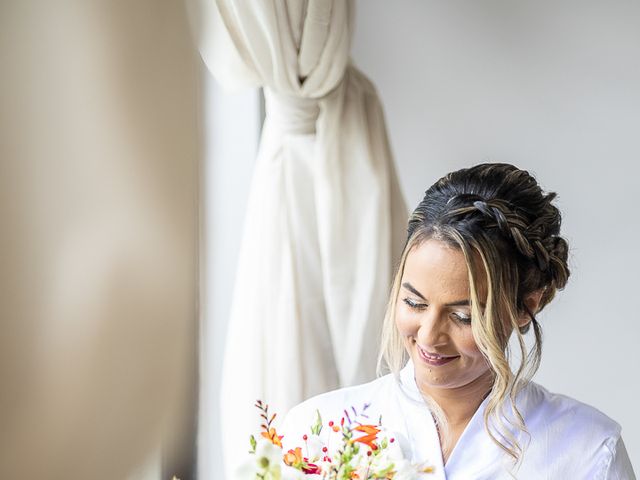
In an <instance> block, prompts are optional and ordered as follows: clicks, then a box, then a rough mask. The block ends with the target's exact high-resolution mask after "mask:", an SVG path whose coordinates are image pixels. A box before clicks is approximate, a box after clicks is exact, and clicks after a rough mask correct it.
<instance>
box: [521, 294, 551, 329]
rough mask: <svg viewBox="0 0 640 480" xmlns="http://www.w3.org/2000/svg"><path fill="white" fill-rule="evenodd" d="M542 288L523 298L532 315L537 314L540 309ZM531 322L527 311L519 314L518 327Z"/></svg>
mask: <svg viewBox="0 0 640 480" xmlns="http://www.w3.org/2000/svg"><path fill="white" fill-rule="evenodd" d="M544 290H545V289H544V288H541V289H539V290H535V291H533V292H531V293H529V294H528V295H526V296H525V297H524V304H525V306H526V307H527V309H528V310H529V312H531V313H532V314H534V315H535V314H536V313H538V308H539V307H540V300H541V299H542V294H543V293H544ZM530 321H531V317H530V316H529V313H527V311H524V312H521V314H520V317H519V318H518V326H519V327H524V326H525V325H526V324H527V323H529V322H530Z"/></svg>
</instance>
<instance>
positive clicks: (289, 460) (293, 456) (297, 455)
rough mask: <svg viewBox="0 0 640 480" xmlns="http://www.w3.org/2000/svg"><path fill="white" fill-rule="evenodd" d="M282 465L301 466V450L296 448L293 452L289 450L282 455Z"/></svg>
mask: <svg viewBox="0 0 640 480" xmlns="http://www.w3.org/2000/svg"><path fill="white" fill-rule="evenodd" d="M283 459H284V463H285V464H287V465H289V466H290V467H293V466H296V465H300V464H302V449H301V448H300V447H296V449H295V450H289V451H288V452H287V453H285V454H284V458H283Z"/></svg>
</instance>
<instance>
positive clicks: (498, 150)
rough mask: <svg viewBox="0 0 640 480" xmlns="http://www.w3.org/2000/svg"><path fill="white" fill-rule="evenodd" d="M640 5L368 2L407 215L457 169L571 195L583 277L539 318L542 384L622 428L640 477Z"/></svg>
mask: <svg viewBox="0 0 640 480" xmlns="http://www.w3.org/2000/svg"><path fill="white" fill-rule="evenodd" d="M639 22H640V2H637V1H630V0H629V1H624V0H607V1H605V0H601V1H592V0H580V1H578V0H575V1H574V0H561V1H560V0H535V1H534V0H528V1H514V0H502V1H499V0H440V1H436V0H395V1H394V2H389V1H388V0H361V1H360V2H359V3H358V12H357V20H356V35H355V38H354V48H353V58H354V61H355V63H356V64H357V65H358V66H359V67H360V68H361V69H362V70H363V71H364V72H365V73H367V74H368V75H369V76H370V78H371V79H372V80H373V82H374V83H375V84H376V85H377V87H378V89H379V91H380V93H381V96H382V101H383V104H384V106H385V110H386V113H387V121H388V126H389V131H390V137H391V142H392V146H393V149H394V152H395V155H396V160H397V164H398V169H399V175H400V178H401V182H402V185H403V188H404V191H405V194H406V198H407V201H408V204H409V205H410V206H411V207H414V206H415V205H416V204H417V202H418V201H419V200H420V199H421V197H422V194H423V192H424V190H426V188H427V187H428V186H430V185H431V184H432V183H433V182H434V181H435V180H437V179H438V178H439V177H441V176H442V175H444V174H445V173H447V172H448V171H451V170H454V169H457V168H461V167H464V166H469V165H471V164H474V163H479V162H483V161H498V162H509V163H514V164H516V165H518V166H519V167H521V168H525V169H527V170H529V171H530V172H532V173H534V174H535V175H536V177H537V178H538V180H539V181H540V183H541V184H542V185H543V187H544V188H546V189H547V190H552V191H556V192H558V194H559V199H558V205H559V207H560V209H561V211H562V212H563V214H564V222H563V230H564V235H565V237H567V238H568V240H569V243H570V246H571V247H572V254H571V259H570V266H571V270H572V275H571V278H570V281H569V284H568V286H567V288H566V289H565V291H564V292H561V293H560V294H559V296H558V297H557V298H556V300H554V302H553V303H552V304H551V305H549V306H548V307H547V309H546V310H545V312H543V314H542V315H541V316H540V319H541V323H542V325H543V329H544V333H545V340H546V342H545V345H544V349H543V362H542V367H541V369H540V370H539V372H538V375H537V376H536V378H535V380H536V381H537V382H539V383H541V384H542V385H544V386H546V387H547V388H549V389H550V390H552V391H557V392H561V393H564V394H567V395H570V396H573V397H575V398H577V399H579V400H581V401H583V402H586V403H589V404H591V405H594V406H596V407H597V408H599V409H600V410H602V411H603V412H605V413H606V414H608V415H609V416H611V417H612V418H614V419H615V420H617V421H618V422H619V423H620V424H621V425H622V427H623V438H624V439H625V443H626V445H627V449H628V451H629V454H630V456H631V460H632V462H633V463H634V466H635V468H636V471H637V470H638V469H639V468H640V415H638V414H637V413H636V404H637V398H638V396H639V394H640V391H639V385H638V384H639V382H638V378H639V375H638V367H639V366H640V348H639V347H638V339H640V314H639V313H638V306H637V305H636V304H635V299H636V298H637V297H636V295H637V288H638V281H637V275H638V273H637V272H638V271H640V254H639V253H638V249H637V246H636V245H637V243H638V240H637V237H638V234H639V233H640V230H639V228H638V226H637V222H638V220H639V214H638V211H639V210H638V208H637V201H638V200H637V198H636V196H637V194H639V193H640V181H639V180H638V176H639V175H640V167H639V166H638V159H639V158H640V27H639V25H640V23H639Z"/></svg>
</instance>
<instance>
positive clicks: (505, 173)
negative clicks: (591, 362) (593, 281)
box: [378, 164, 569, 465]
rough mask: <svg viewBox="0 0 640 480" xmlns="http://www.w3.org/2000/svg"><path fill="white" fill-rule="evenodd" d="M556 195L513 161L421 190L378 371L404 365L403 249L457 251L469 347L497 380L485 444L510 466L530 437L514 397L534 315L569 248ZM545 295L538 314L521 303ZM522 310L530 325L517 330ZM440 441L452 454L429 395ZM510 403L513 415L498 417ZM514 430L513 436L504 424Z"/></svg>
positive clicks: (537, 339) (529, 365) (534, 363)
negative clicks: (464, 277)
mask: <svg viewBox="0 0 640 480" xmlns="http://www.w3.org/2000/svg"><path fill="white" fill-rule="evenodd" d="M555 196H556V194H555V193H550V194H546V195H545V194H543V192H542V190H541V189H540V187H539V185H538V184H537V182H536V181H535V179H533V177H532V176H531V175H530V174H529V173H528V172H526V171H523V170H519V169H517V168H516V167H514V166H513V165H509V164H481V165H477V166H475V167H472V168H469V169H463V170H458V171H456V172H452V173H450V174H448V175H447V176H445V177H443V178H441V179H440V180H438V182H436V183H435V184H434V185H433V186H432V187H431V188H429V190H427V192H426V193H425V196H424V199H423V200H422V201H421V202H420V204H419V205H418V207H417V208H416V209H415V211H414V212H413V214H412V215H411V217H410V219H409V227H408V235H407V241H406V243H405V247H404V249H403V252H402V255H401V258H400V262H399V265H398V268H397V270H396V274H395V277H394V280H393V284H392V288H391V293H390V296H389V302H388V305H387V312H386V315H385V319H384V324H383V331H382V341H381V350H380V355H379V359H378V374H380V375H381V374H383V373H386V372H387V371H391V372H392V373H394V374H395V375H396V376H397V375H398V374H399V371H400V370H401V368H402V367H403V366H404V364H405V363H406V361H407V360H408V354H407V352H406V349H405V346H404V343H403V340H402V337H401V336H400V334H399V332H398V330H397V328H396V325H395V309H396V304H397V300H398V296H399V292H400V286H401V283H402V278H403V274H404V267H405V263H406V259H407V256H408V254H409V252H410V251H411V250H412V249H414V248H416V247H418V246H420V245H421V244H422V243H423V242H425V241H426V240H428V239H434V240H439V241H442V242H445V243H446V244H448V245H449V246H450V247H452V248H456V249H458V250H460V251H461V252H462V253H463V255H464V258H465V262H466V265H467V268H468V275H469V290H470V292H469V293H470V300H471V329H472V333H473V337H474V339H475V342H476V344H477V346H478V348H479V350H480V351H481V352H482V354H483V356H484V357H485V359H486V361H487V363H488V365H489V366H490V369H491V371H492V373H493V376H494V382H493V387H492V389H491V391H490V393H489V398H488V400H487V406H486V409H485V412H484V425H485V430H486V431H487V433H488V435H489V436H490V438H491V439H492V440H493V441H494V442H495V443H496V444H497V445H498V446H499V447H500V448H501V449H502V450H503V451H504V452H506V453H507V454H508V455H509V456H510V457H511V458H512V459H513V460H514V465H517V464H519V463H520V462H521V460H522V458H523V456H524V449H525V448H526V447H523V445H522V444H521V441H520V440H519V437H520V436H521V435H524V436H527V437H528V438H527V441H528V440H529V439H530V436H529V432H528V431H527V427H526V425H525V422H524V419H523V417H522V415H521V413H520V411H519V410H518V408H517V405H516V397H517V395H518V393H519V392H520V391H521V389H522V388H523V387H524V386H525V385H526V384H527V383H528V382H529V381H530V380H531V378H532V376H533V375H534V374H535V372H536V370H537V369H538V367H539V365H540V359H541V353H542V331H541V329H540V325H539V323H538V321H537V320H536V318H535V314H536V313H538V312H539V311H540V310H542V308H543V307H544V306H545V305H546V304H548V303H549V302H550V301H551V300H552V299H553V297H554V295H555V292H556V291H557V290H559V289H562V288H564V286H565V284H566V282H567V280H568V277H569V269H568V267H567V257H568V245H567V242H566V241H565V240H564V239H563V238H562V237H560V236H559V230H560V212H559V211H558V209H557V208H556V207H555V206H553V205H552V204H551V201H552V200H553V199H554V198H555ZM481 278H484V279H485V280H486V287H487V291H486V295H487V297H486V301H485V302H484V303H485V307H484V310H483V309H482V308H481V306H480V305H481V302H482V300H484V299H481V298H480V297H479V292H478V284H479V282H480V279H481ZM537 290H542V296H541V300H540V304H539V308H538V312H531V311H529V310H528V308H527V306H526V305H525V303H524V297H525V296H526V295H527V294H530V293H532V292H534V291H537ZM522 312H525V313H526V314H528V315H529V317H530V318H531V321H530V322H529V323H528V324H527V325H525V326H524V327H520V326H519V322H518V320H519V317H520V315H521V313H522ZM530 326H533V332H534V345H533V347H532V349H531V350H530V351H527V346H526V342H525V339H524V334H525V333H527V332H528V331H529V329H530ZM511 332H515V334H516V336H517V342H518V346H519V351H520V359H521V361H520V365H519V366H518V368H517V369H516V370H515V372H513V371H512V370H511V366H510V364H511V360H512V352H511V349H510V346H509V338H510V336H511ZM425 401H426V402H427V404H428V406H429V407H430V409H431V412H432V414H433V416H434V418H435V421H436V424H437V426H438V428H439V431H440V435H441V437H442V443H443V448H444V449H445V450H448V449H449V448H450V446H451V445H450V438H449V437H450V435H449V429H448V424H447V418H446V415H445V414H444V412H443V410H442V409H441V408H440V406H439V405H438V404H437V403H436V402H435V401H434V400H433V399H431V398H429V397H428V396H426V397H425ZM507 401H508V403H509V404H510V406H511V410H512V416H513V418H509V415H508V414H507V412H505V411H504V405H505V402H507ZM510 426H511V427H515V429H516V430H517V435H513V433H512V432H511V429H510V428H509V427H510Z"/></svg>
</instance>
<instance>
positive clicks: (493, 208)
mask: <svg viewBox="0 0 640 480" xmlns="http://www.w3.org/2000/svg"><path fill="white" fill-rule="evenodd" d="M475 212H480V213H481V214H482V215H483V216H484V217H485V218H486V219H488V220H489V221H490V223H489V224H488V225H486V227H487V228H491V227H497V228H498V229H499V230H500V232H502V234H503V236H504V237H505V238H508V239H510V240H512V242H513V245H515V247H516V249H517V251H518V252H520V254H522V255H523V256H524V257H526V258H529V259H531V260H532V261H534V262H536V264H537V266H538V268H539V269H540V271H542V272H545V271H546V270H547V269H548V267H549V260H550V258H549V257H550V256H549V252H548V250H547V248H546V247H545V245H544V244H543V243H542V241H541V238H540V231H539V228H538V226H539V225H540V224H541V221H540V220H538V221H536V222H533V223H532V224H531V225H528V223H527V220H526V218H524V217H523V216H522V215H521V214H519V213H516V209H515V208H514V206H513V205H512V204H511V203H510V202H508V201H506V200H501V199H491V200H475V201H474V202H473V206H466V207H460V208H456V209H454V210H450V211H449V212H447V213H446V216H447V217H456V216H465V215H468V214H472V213H475ZM542 220H544V219H542Z"/></svg>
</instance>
